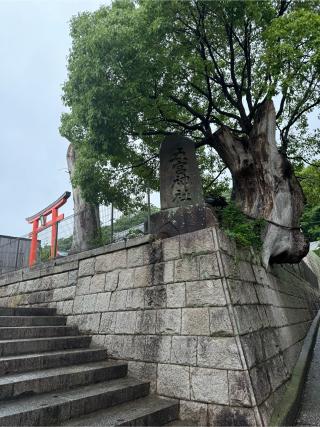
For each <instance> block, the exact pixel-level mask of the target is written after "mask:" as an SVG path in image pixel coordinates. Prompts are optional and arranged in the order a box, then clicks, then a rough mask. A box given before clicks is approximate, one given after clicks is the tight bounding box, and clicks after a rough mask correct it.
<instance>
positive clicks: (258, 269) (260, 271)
mask: <svg viewBox="0 0 320 427" xmlns="http://www.w3.org/2000/svg"><path fill="white" fill-rule="evenodd" d="M252 268H253V272H254V275H255V278H256V282H257V283H260V284H261V285H269V283H270V280H269V277H268V273H267V272H266V270H265V268H264V267H262V266H260V265H252Z"/></svg>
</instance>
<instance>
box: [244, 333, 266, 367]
mask: <svg viewBox="0 0 320 427" xmlns="http://www.w3.org/2000/svg"><path fill="white" fill-rule="evenodd" d="M240 341H241V344H242V348H243V352H244V354H245V358H246V362H247V365H248V367H249V368H251V367H253V366H255V365H256V364H258V363H260V362H263V361H264V360H265V352H264V348H263V344H262V340H261V334H260V332H254V333H251V334H247V335H243V336H241V337H240Z"/></svg>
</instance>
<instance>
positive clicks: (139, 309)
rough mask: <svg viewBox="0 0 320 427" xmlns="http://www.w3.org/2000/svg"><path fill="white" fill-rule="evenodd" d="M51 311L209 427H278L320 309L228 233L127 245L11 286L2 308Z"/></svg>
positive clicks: (286, 271) (55, 265)
mask: <svg viewBox="0 0 320 427" xmlns="http://www.w3.org/2000/svg"><path fill="white" fill-rule="evenodd" d="M24 305H28V306H42V305H43V306H50V307H54V308H57V311H58V313H59V314H63V315H67V316H68V326H73V325H74V326H77V327H79V329H80V331H82V332H86V333H90V334H93V343H94V344H95V345H98V346H102V347H106V349H107V351H108V355H109V356H110V357H112V358H115V359H120V360H125V361H128V365H129V373H130V374H131V375H132V376H134V377H136V378H138V379H140V380H142V381H143V380H148V381H151V390H152V392H154V393H157V394H158V395H160V396H164V397H169V398H176V399H179V401H180V417H181V418H182V419H184V420H186V419H188V420H191V421H193V422H194V423H197V424H199V425H207V424H209V425H267V424H268V421H269V420H270V417H271V414H272V411H273V408H274V404H275V402H276V401H277V400H278V399H279V398H280V396H281V395H282V393H283V392H284V389H285V387H286V383H287V381H288V379H289V378H290V374H291V372H292V369H293V366H294V364H295V362H296V360H297V357H298V355H299V352H300V349H301V345H302V343H303V339H304V337H305V335H306V332H307V331H308V328H309V326H310V324H311V322H312V319H313V318H314V316H315V314H316V312H317V310H318V307H319V289H318V288H316V287H313V286H311V284H310V283H308V282H307V281H306V280H305V279H304V277H303V272H302V269H299V266H295V267H292V266H290V265H286V266H276V267H274V268H271V269H270V270H269V271H266V270H265V269H264V267H263V266H262V264H261V262H260V259H259V257H258V256H257V255H256V254H254V253H253V252H251V251H249V250H248V251H244V250H242V251H240V250H239V249H237V248H236V247H235V246H234V244H233V243H232V242H231V241H229V239H228V238H227V237H226V236H225V235H224V234H223V232H222V231H221V230H220V229H218V228H215V227H214V228H208V229H203V230H199V231H196V232H192V233H188V234H184V235H180V236H175V237H172V238H168V239H163V240H153V239H152V237H151V236H146V237H143V238H140V239H132V240H128V241H127V242H126V243H124V242H122V243H118V244H114V245H110V246H106V247H104V248H99V249H97V250H93V251H88V252H84V253H81V254H78V255H72V256H68V257H65V258H61V259H58V260H56V261H55V262H52V263H48V264H46V265H45V266H44V267H42V268H41V269H39V270H31V271H27V270H21V271H19V272H15V273H13V274H11V275H7V276H0V306H24Z"/></svg>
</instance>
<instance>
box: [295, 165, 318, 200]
mask: <svg viewBox="0 0 320 427" xmlns="http://www.w3.org/2000/svg"><path fill="white" fill-rule="evenodd" d="M296 175H297V176H298V178H299V181H300V184H301V187H302V190H303V193H304V195H305V198H306V204H307V206H308V208H312V207H314V206H317V205H320V161H319V160H317V161H314V162H313V164H312V165H310V166H307V167H303V165H300V167H298V168H297V169H296Z"/></svg>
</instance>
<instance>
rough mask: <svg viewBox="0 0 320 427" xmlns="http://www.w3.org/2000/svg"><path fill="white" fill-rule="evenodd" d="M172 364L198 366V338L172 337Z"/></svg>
mask: <svg viewBox="0 0 320 427" xmlns="http://www.w3.org/2000/svg"><path fill="white" fill-rule="evenodd" d="M171 363H175V364H178V365H196V364H197V337H172V347H171Z"/></svg>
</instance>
